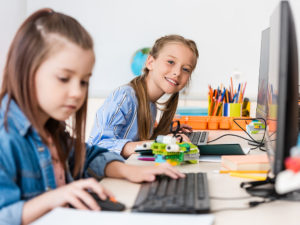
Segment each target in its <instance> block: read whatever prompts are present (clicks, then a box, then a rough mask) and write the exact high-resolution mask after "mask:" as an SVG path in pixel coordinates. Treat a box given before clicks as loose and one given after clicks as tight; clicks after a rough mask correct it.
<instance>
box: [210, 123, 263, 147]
mask: <svg viewBox="0 0 300 225" xmlns="http://www.w3.org/2000/svg"><path fill="white" fill-rule="evenodd" d="M237 120H263V121H264V124H265V128H264V134H263V138H262V140H261V142H258V141H256V140H255V139H254V138H253V137H252V136H251V135H250V134H248V132H247V131H246V130H245V129H244V128H243V127H241V126H240V125H239V124H238V123H237V122H236V121H237ZM233 122H234V123H235V124H236V125H237V126H238V127H239V128H240V129H241V130H242V131H244V132H245V133H246V134H247V135H248V136H249V137H250V139H248V138H245V137H243V136H240V135H236V134H224V135H221V136H220V137H217V138H215V139H213V140H211V141H208V142H207V143H211V142H214V141H217V140H219V139H220V138H223V137H225V136H234V137H238V138H242V139H244V140H246V141H249V142H253V143H255V144H257V145H256V147H255V148H250V150H254V149H257V148H259V149H260V150H261V151H266V150H262V149H261V147H263V146H264V139H265V135H266V130H267V122H266V120H265V119H264V118H247V119H246V118H245V119H244V118H235V119H233Z"/></svg>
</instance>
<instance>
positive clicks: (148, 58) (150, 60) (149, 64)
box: [145, 55, 155, 71]
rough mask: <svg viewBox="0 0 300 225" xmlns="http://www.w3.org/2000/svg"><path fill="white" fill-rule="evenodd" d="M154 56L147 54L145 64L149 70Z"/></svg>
mask: <svg viewBox="0 0 300 225" xmlns="http://www.w3.org/2000/svg"><path fill="white" fill-rule="evenodd" d="M154 60H155V59H154V57H153V56H152V55H148V57H147V60H146V63H145V66H146V68H147V69H148V70H149V71H150V70H152V68H153V62H154Z"/></svg>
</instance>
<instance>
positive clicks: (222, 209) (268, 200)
mask: <svg viewBox="0 0 300 225" xmlns="http://www.w3.org/2000/svg"><path fill="white" fill-rule="evenodd" d="M275 200H276V198H264V200H262V201H251V202H248V205H249V206H248V207H244V208H232V207H229V208H221V209H216V210H211V211H210V212H211V213H217V212H222V211H230V210H247V209H251V208H254V207H256V206H259V205H261V204H263V203H270V202H273V201H275Z"/></svg>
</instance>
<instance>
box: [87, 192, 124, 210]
mask: <svg viewBox="0 0 300 225" xmlns="http://www.w3.org/2000/svg"><path fill="white" fill-rule="evenodd" d="M90 194H91V196H92V197H93V198H94V199H95V200H96V202H97V203H98V205H99V206H100V207H101V210H103V211H123V210H125V208H126V207H125V205H124V204H122V203H120V202H117V201H115V200H112V199H109V198H107V199H106V200H102V199H100V198H99V196H98V195H97V194H96V193H93V192H90Z"/></svg>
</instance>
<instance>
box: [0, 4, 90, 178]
mask: <svg viewBox="0 0 300 225" xmlns="http://www.w3.org/2000/svg"><path fill="white" fill-rule="evenodd" d="M53 35H57V36H59V37H62V38H64V39H65V40H68V41H70V42H72V43H74V44H76V45H78V46H79V47H81V48H83V49H85V50H90V49H91V50H93V40H92V38H91V36H90V35H89V33H88V32H87V31H86V30H85V29H84V28H83V27H82V26H81V25H80V24H79V23H78V22H77V21H76V20H75V19H74V18H72V17H70V16H67V15H64V14H62V13H58V12H54V11H53V10H52V9H41V10H38V11H37V12H35V13H33V14H32V15H31V16H29V17H28V18H27V19H26V20H25V21H24V22H23V24H22V25H21V27H20V28H19V29H18V31H17V33H16V35H15V37H14V39H13V41H12V43H11V45H10V48H9V51H8V55H7V61H6V65H5V68H4V74H3V81H2V88H1V92H0V101H2V99H3V97H4V96H5V95H7V96H8V105H7V106H9V102H10V101H11V100H12V99H13V100H14V101H15V102H16V103H17V105H18V106H19V107H20V109H21V110H22V112H23V113H24V114H25V115H26V117H27V118H28V120H29V121H30V122H31V124H32V125H33V126H34V127H35V129H36V130H37V131H38V133H39V134H40V136H41V138H42V140H43V141H44V142H45V143H46V144H47V145H49V141H48V138H47V134H50V135H51V137H52V139H53V142H54V144H55V147H56V148H57V150H58V156H59V160H60V163H61V164H62V165H63V166H64V168H65V169H66V162H67V159H68V155H69V154H70V151H71V149H74V157H75V162H74V169H73V171H72V172H73V176H76V175H79V174H80V172H81V171H82V168H83V162H84V158H85V149H84V148H85V145H84V140H85V137H84V136H85V123H86V111H87V93H86V99H85V101H84V103H83V105H82V106H81V108H80V109H79V110H78V111H77V112H76V113H75V115H74V117H73V118H72V122H71V123H72V125H73V130H72V132H71V133H72V138H71V141H70V138H67V136H68V135H67V134H66V124H65V122H61V121H57V120H54V119H53V118H50V119H49V120H48V121H47V122H46V125H45V127H43V124H41V123H39V121H38V120H36V118H37V115H38V111H39V110H38V100H37V96H36V87H35V82H34V81H35V74H36V71H37V70H38V68H39V66H40V65H41V64H42V63H43V62H44V61H45V60H46V59H47V58H48V57H49V56H50V55H51V54H52V53H53V51H55V50H57V49H58V48H59V46H61V44H62V43H63V42H62V41H60V38H51V37H53ZM7 113H8V107H7V109H6V113H5V124H7ZM75 137H76V138H75ZM63 149H66V150H63Z"/></svg>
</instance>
